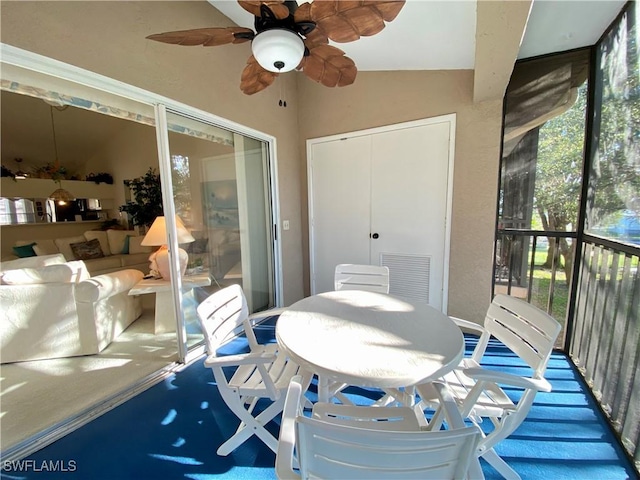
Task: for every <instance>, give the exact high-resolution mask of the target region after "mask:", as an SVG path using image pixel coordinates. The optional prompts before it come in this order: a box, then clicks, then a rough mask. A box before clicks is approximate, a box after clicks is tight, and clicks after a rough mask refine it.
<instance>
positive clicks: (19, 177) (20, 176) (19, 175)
mask: <svg viewBox="0 0 640 480" xmlns="http://www.w3.org/2000/svg"><path fill="white" fill-rule="evenodd" d="M13 161H14V162H16V163H17V164H18V166H20V165H21V164H22V159H21V158H14V159H13ZM28 176H29V174H28V173H26V172H24V171H23V170H22V169H21V168H18V171H17V172H16V176H15V177H14V178H15V179H16V180H24V179H26V178H27V177H28Z"/></svg>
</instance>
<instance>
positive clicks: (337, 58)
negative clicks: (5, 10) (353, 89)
mask: <svg viewBox="0 0 640 480" xmlns="http://www.w3.org/2000/svg"><path fill="white" fill-rule="evenodd" d="M299 69H301V70H302V72H303V73H304V74H305V75H306V76H307V77H309V78H310V79H311V80H314V81H316V82H318V83H321V84H322V85H324V86H325V87H345V86H347V85H351V84H352V83H353V82H354V81H355V79H356V75H357V73H358V69H357V68H356V64H355V63H353V60H351V59H350V58H349V57H347V56H345V54H344V52H343V51H342V50H340V49H339V48H336V47H332V46H331V45H318V46H316V47H314V48H311V49H309V56H307V57H304V58H303V60H302V62H301V63H300V67H299Z"/></svg>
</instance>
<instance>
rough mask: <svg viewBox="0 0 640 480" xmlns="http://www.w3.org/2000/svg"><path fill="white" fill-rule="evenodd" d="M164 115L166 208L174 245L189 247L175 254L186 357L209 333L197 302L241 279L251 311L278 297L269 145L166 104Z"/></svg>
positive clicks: (161, 146)
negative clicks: (200, 321) (201, 326)
mask: <svg viewBox="0 0 640 480" xmlns="http://www.w3.org/2000/svg"><path fill="white" fill-rule="evenodd" d="M158 115H159V117H158V118H159V123H158V124H159V125H162V123H163V115H166V135H160V133H161V132H160V131H159V151H160V156H161V158H160V164H161V169H160V172H161V176H162V183H163V193H164V197H165V199H164V206H165V208H164V210H165V216H167V215H170V216H171V217H172V218H168V219H167V225H168V228H169V231H170V232H171V231H172V230H173V231H174V232H175V235H169V236H170V237H175V238H176V240H175V243H174V245H173V246H174V248H172V247H171V245H169V250H170V252H175V251H178V250H177V249H182V250H184V252H186V256H185V255H184V253H183V254H182V255H183V256H184V258H185V260H183V261H182V264H181V262H180V259H179V258H178V256H176V255H171V261H172V262H175V264H174V268H176V272H178V271H180V275H177V276H176V277H175V278H174V277H173V276H172V281H173V284H174V301H175V304H176V305H180V308H179V309H176V314H177V315H178V318H180V317H182V318H181V321H182V325H183V328H181V329H179V330H178V335H179V337H182V338H179V342H180V343H182V345H183V353H184V355H185V357H186V356H187V352H188V349H189V348H191V347H192V346H193V345H197V344H198V343H199V342H201V341H202V339H203V338H202V333H201V331H200V329H199V326H198V321H197V314H196V308H197V306H198V305H199V304H200V303H201V302H202V301H203V300H204V299H205V298H207V296H209V295H210V294H211V293H213V292H215V291H216V290H219V289H221V288H224V287H226V286H229V285H232V284H239V285H241V286H242V288H243V290H244V292H245V295H246V297H247V302H248V304H249V310H250V311H251V312H254V311H259V310H264V309H267V308H270V307H273V306H274V305H275V304H276V298H275V288H274V285H275V279H274V271H275V269H274V250H273V244H274V242H273V240H274V239H273V235H272V232H273V228H272V226H273V225H274V221H273V209H272V199H271V194H270V192H271V188H270V182H271V175H270V159H269V149H268V144H267V143H266V142H264V141H260V140H257V139H254V138H250V137H248V136H245V135H242V134H239V133H235V132H231V131H229V130H226V129H223V128H220V127H217V126H215V125H212V124H210V123H207V122H205V121H204V120H202V119H197V118H194V117H189V116H186V115H183V114H180V113H177V112H173V111H165V110H164V108H162V107H159V108H158ZM163 157H164V158H163ZM163 163H164V165H163ZM162 167H164V168H162ZM172 220H173V221H172ZM182 225H183V226H184V227H185V229H186V231H188V232H189V234H190V235H189V236H188V237H184V236H181V235H180V233H179V231H180V230H181V228H182ZM180 242H183V243H180Z"/></svg>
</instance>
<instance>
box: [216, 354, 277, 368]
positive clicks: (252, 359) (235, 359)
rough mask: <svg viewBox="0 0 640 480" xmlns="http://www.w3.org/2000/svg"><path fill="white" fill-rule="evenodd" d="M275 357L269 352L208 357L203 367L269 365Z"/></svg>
mask: <svg viewBox="0 0 640 480" xmlns="http://www.w3.org/2000/svg"><path fill="white" fill-rule="evenodd" d="M276 357H277V355H275V354H273V353H270V352H259V353H240V354H237V355H225V356H223V357H215V356H213V355H209V356H208V357H207V358H206V359H205V361H204V365H205V366H206V367H210V368H211V367H234V366H238V365H258V364H265V363H271V362H273V361H274V360H275V359H276Z"/></svg>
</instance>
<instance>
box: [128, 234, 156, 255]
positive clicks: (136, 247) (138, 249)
mask: <svg viewBox="0 0 640 480" xmlns="http://www.w3.org/2000/svg"><path fill="white" fill-rule="evenodd" d="M143 239H144V237H143V236H142V235H139V236H137V237H129V254H130V255H134V254H136V253H146V254H150V253H151V252H153V250H154V248H155V247H148V246H143V245H140V244H141V243H142V240H143Z"/></svg>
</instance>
